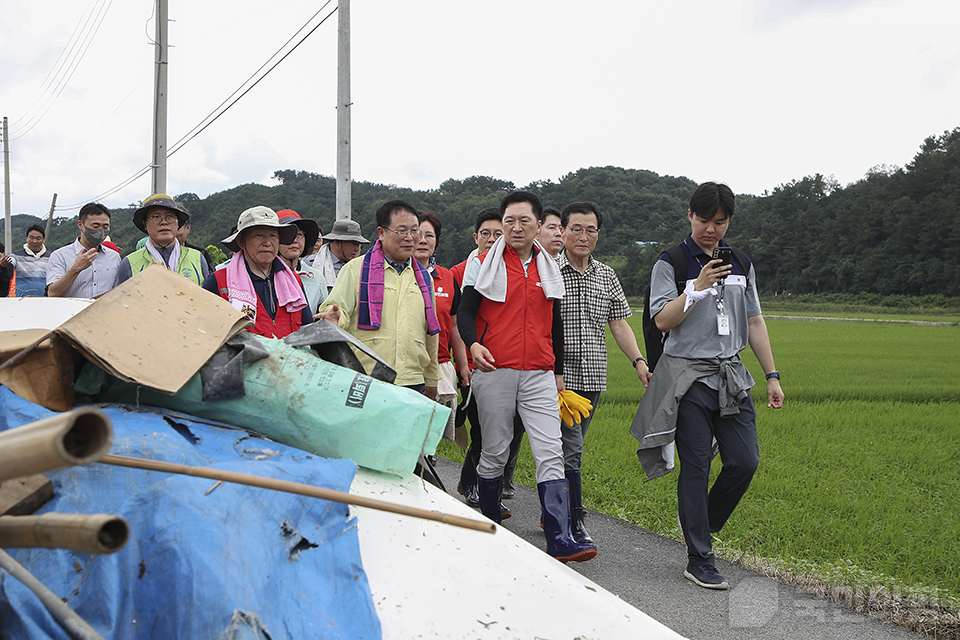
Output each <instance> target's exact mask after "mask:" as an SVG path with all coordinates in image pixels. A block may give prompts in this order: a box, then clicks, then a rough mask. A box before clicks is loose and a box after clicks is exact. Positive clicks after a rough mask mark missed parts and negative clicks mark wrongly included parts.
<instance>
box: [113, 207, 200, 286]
mask: <svg viewBox="0 0 960 640" xmlns="http://www.w3.org/2000/svg"><path fill="white" fill-rule="evenodd" d="M189 221H190V214H189V213H187V210H186V209H184V208H183V206H182V205H181V204H180V203H179V202H177V201H175V200H174V199H173V198H171V197H170V196H168V195H166V194H165V193H157V194H154V195H152V196H150V197H149V198H147V199H146V200H144V201H143V202H142V203H141V206H140V208H139V209H137V210H136V211H135V212H134V213H133V224H134V226H135V227H136V228H137V229H140V231H142V232H144V233H145V234H147V242H146V244H144V246H143V247H142V248H141V249H138V250H136V251H134V252H133V253H131V254H130V255H128V256H127V257H126V258H124V259H123V260H122V261H121V262H120V267H119V268H118V269H117V282H116V285H117V286H118V285H120V283H121V282H126V281H127V280H129V279H130V278H132V277H133V276H134V275H135V274H138V273H140V272H141V271H143V270H144V269H145V268H147V266H149V265H150V264H152V263H154V262H156V263H159V264H162V265H163V266H165V267H166V268H167V269H169V270H170V271H174V272H176V273H179V274H180V275H182V276H183V277H184V278H186V279H187V280H190V281H191V282H193V283H194V284H196V285H198V286H199V285H202V284H203V281H204V279H205V278H206V277H207V276H208V275H209V274H210V270H209V268H208V267H207V262H206V260H204V259H203V255H202V254H201V253H200V252H199V251H197V250H196V249H191V248H190V247H188V246H186V245H182V244H180V242H179V241H178V240H177V231H179V230H180V228H181V227H183V226H184V225H185V224H187V223H188V222H189Z"/></svg>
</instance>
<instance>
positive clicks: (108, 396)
mask: <svg viewBox="0 0 960 640" xmlns="http://www.w3.org/2000/svg"><path fill="white" fill-rule="evenodd" d="M257 338H259V339H260V341H261V342H262V343H263V346H264V348H265V349H266V350H267V351H269V352H270V356H269V357H267V358H264V359H263V360H258V361H257V362H253V363H249V364H245V365H244V366H243V371H244V384H245V386H246V395H245V396H243V397H240V398H230V399H225V400H206V401H204V400H202V388H201V383H200V374H199V373H198V374H196V375H195V376H193V377H192V378H191V379H190V380H189V381H188V382H187V384H186V385H184V387H183V388H182V389H181V390H180V391H179V392H178V393H177V394H176V395H172V396H171V395H167V394H165V393H160V392H158V391H153V390H152V389H147V388H143V387H140V388H138V387H137V386H136V385H133V384H130V383H127V382H122V381H120V380H118V379H116V378H114V377H113V376H110V375H109V374H108V373H106V372H105V371H103V370H102V369H99V368H97V367H95V366H92V365H91V364H90V363H87V364H86V366H84V368H83V370H82V371H81V375H80V377H79V379H78V380H77V383H76V385H75V389H76V391H77V392H78V393H82V394H86V395H90V396H91V397H93V398H94V399H95V400H97V401H100V402H121V403H126V404H138V403H139V404H145V405H151V406H156V407H163V408H165V409H171V410H173V411H180V412H183V413H188V414H191V415H195V416H199V417H203V418H208V419H210V420H216V421H219V422H225V423H227V424H231V425H234V426H237V427H241V428H243V429H247V430H250V431H254V432H256V433H259V434H262V435H264V436H266V437H268V438H270V439H271V440H274V441H276V442H280V443H283V444H286V445H289V446H291V447H296V448H298V449H302V450H304V451H307V452H309V453H314V454H317V455H320V456H323V457H325V458H348V459H350V460H353V461H354V462H356V463H357V465H359V466H361V467H366V468H367V469H373V470H375V471H384V472H386V473H391V474H394V475H397V476H400V477H406V476H409V475H410V474H411V473H413V470H414V467H415V466H416V463H417V461H418V460H419V459H420V457H421V455H423V454H428V455H429V454H433V453H435V452H436V449H437V443H438V442H439V441H440V437H441V436H442V435H443V429H444V426H445V425H446V423H447V419H448V417H449V415H450V409H449V408H447V407H445V406H443V405H441V404H438V403H436V402H433V401H432V400H430V399H428V398H426V397H425V396H423V395H422V394H419V393H417V392H416V391H413V390H412V389H407V388H405V387H397V386H394V385H392V384H388V383H386V382H381V381H379V380H375V379H373V378H370V377H368V376H365V375H363V374H358V373H356V372H355V371H352V370H350V369H346V368H344V367H340V366H338V365H335V364H331V363H329V362H327V361H326V360H323V359H321V358H320V357H319V356H317V355H316V354H315V353H314V352H313V351H311V350H309V349H303V348H299V347H291V346H289V345H287V344H285V343H284V342H283V341H282V340H276V339H272V338H262V337H260V336H257Z"/></svg>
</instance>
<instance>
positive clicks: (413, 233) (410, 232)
mask: <svg viewBox="0 0 960 640" xmlns="http://www.w3.org/2000/svg"><path fill="white" fill-rule="evenodd" d="M383 228H384V229H386V230H387V231H390V232H392V233H395V234H397V235H398V236H400V237H401V238H420V237H422V236H423V232H422V231H420V229H416V228H414V229H391V228H390V227H383Z"/></svg>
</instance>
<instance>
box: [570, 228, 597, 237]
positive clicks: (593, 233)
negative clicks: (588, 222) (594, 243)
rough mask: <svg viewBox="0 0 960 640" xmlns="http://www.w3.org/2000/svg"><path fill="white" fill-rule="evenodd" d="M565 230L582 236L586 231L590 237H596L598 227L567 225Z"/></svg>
mask: <svg viewBox="0 0 960 640" xmlns="http://www.w3.org/2000/svg"><path fill="white" fill-rule="evenodd" d="M567 231H569V232H570V233H572V234H573V235H575V236H582V235H583V234H584V232H586V234H587V236H588V237H590V238H596V237H597V234H598V233H600V229H597V228H596V227H567Z"/></svg>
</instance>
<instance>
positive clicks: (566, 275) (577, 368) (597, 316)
mask: <svg viewBox="0 0 960 640" xmlns="http://www.w3.org/2000/svg"><path fill="white" fill-rule="evenodd" d="M558 265H559V266H560V275H562V276H563V286H564V288H565V289H566V294H565V295H564V296H563V298H562V299H561V300H560V316H561V317H562V318H563V334H564V345H563V381H564V384H565V385H566V386H567V387H568V388H569V389H571V390H574V391H605V390H606V388H607V341H606V337H605V335H604V329H605V328H606V326H607V324H608V323H610V322H612V321H614V320H623V319H625V318H629V317H630V316H631V315H632V313H631V311H630V305H629V304H628V303H627V296H626V295H625V294H624V292H623V287H622V286H620V279H619V278H617V273H616V272H615V271H614V270H613V269H611V268H610V267H608V266H607V265H605V264H603V263H602V262H600V261H598V260H594V258H593V256H590V257H589V262H588V263H587V268H586V269H585V270H584V272H583V273H580V271H578V270H577V268H576V267H574V266H573V265H572V264H570V261H569V260H568V259H567V253H566V251H564V252H562V253H561V254H560V257H559V259H558Z"/></svg>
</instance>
